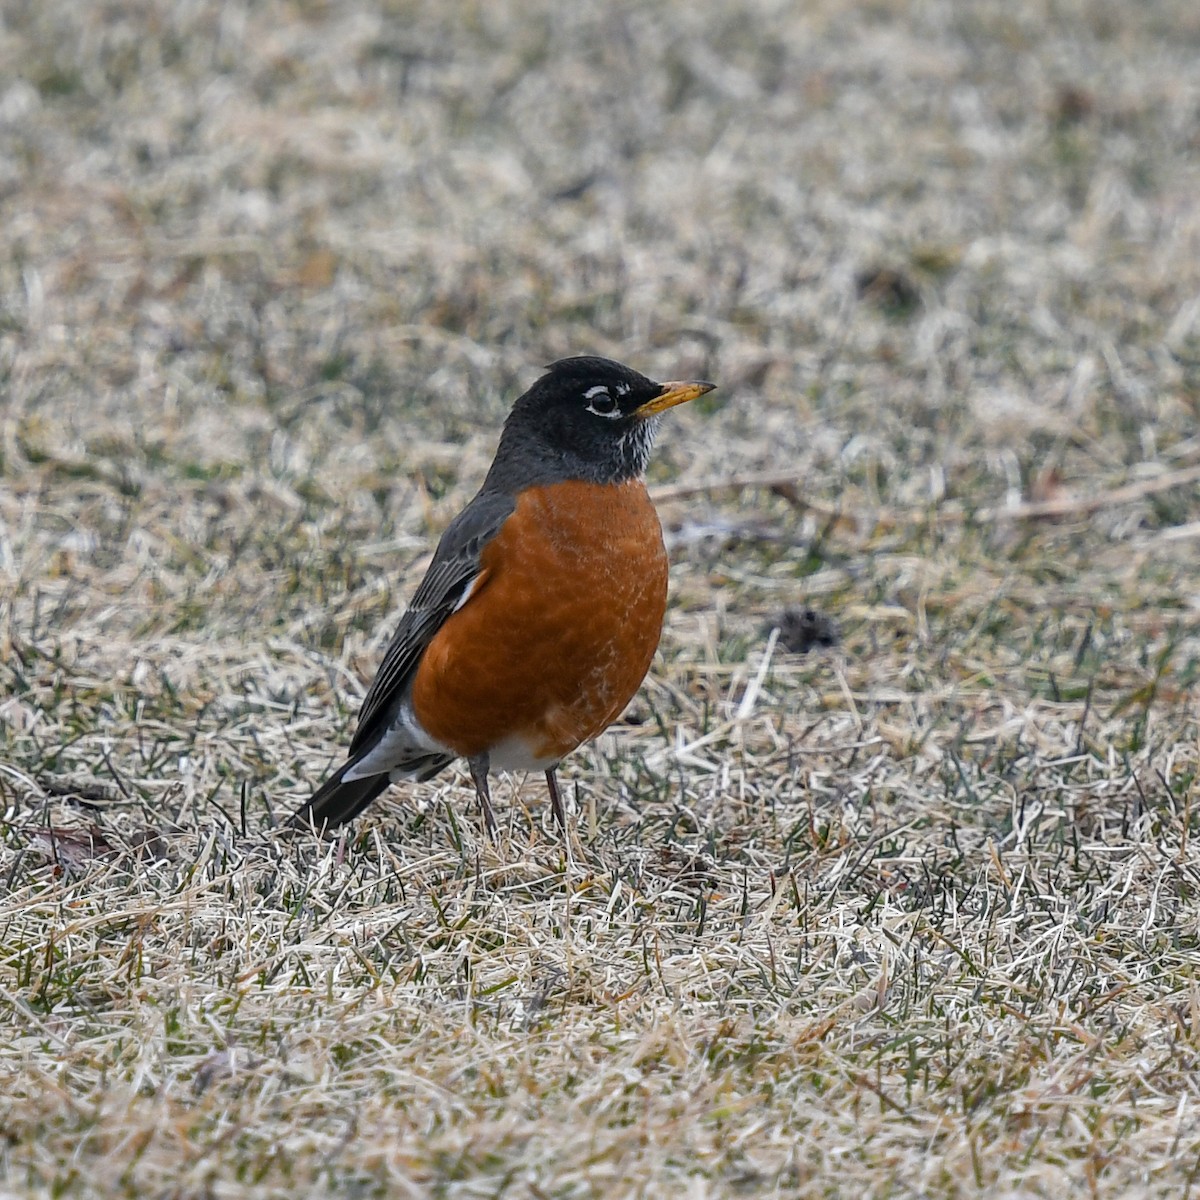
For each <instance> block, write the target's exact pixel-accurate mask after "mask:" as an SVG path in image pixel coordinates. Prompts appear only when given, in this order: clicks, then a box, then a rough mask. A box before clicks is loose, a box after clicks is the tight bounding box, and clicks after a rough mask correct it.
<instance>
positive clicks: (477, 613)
mask: <svg viewBox="0 0 1200 1200" xmlns="http://www.w3.org/2000/svg"><path fill="white" fill-rule="evenodd" d="M715 386H716V385H715V384H712V383H708V382H706V381H702V380H674V381H671V382H668V383H656V382H655V381H654V380H652V379H649V378H647V377H646V376H645V375H642V374H640V373H639V372H638V371H635V370H633V369H632V368H631V367H627V366H625V365H623V364H621V363H619V362H615V361H613V360H612V359H608V358H600V357H596V356H593V355H577V356H574V357H570V358H563V359H560V360H559V361H557V362H554V363H551V364H550V365H549V366H548V367H547V368H546V371H545V374H543V375H542V376H541V377H540V378H539V379H538V380H537V381H536V382H535V383H534V384H533V385H532V387H530V388H529V389H528V391H526V392H525V393H524V394H523V395H521V396H520V397H519V398H518V399H517V400H516V401H515V402H514V404H513V406H512V409H511V411H510V412H509V415H508V417H507V419H506V420H505V422H504V426H503V429H502V431H501V434H500V440H499V444H498V447H497V449H496V455H495V458H494V460H493V462H492V465H491V467H490V469H489V470H488V473H487V475H486V477H485V478H484V481H483V485H482V486H481V487H480V489H479V491H478V493H477V494H476V495H475V497H474V499H472V500H471V501H470V503H469V504H467V506H466V508H464V509H463V510H462V512H460V513H459V514H458V516H456V517H455V518H454V520H453V521H451V522H450V524H449V525H448V526H447V528H446V531H445V532H444V533H443V534H442V537H441V539H440V541H439V542H438V545H437V548H436V550H435V551H434V554H433V558H432V560H431V561H430V563H429V567H428V569H427V570H426V572H425V575H424V578H423V579H422V580H421V582H420V584H419V585H418V586H417V588H416V591H415V592H414V593H413V596H412V600H411V602H410V603H409V605H408V608H407V609H406V611H405V612H404V614H403V616H402V617H401V619H400V622H399V625H398V627H397V629H396V632H395V634H394V636H393V637H392V640H391V642H390V644H389V645H388V648H387V650H386V651H385V653H384V656H383V660H382V662H381V663H380V666H379V670H378V672H377V673H376V675H375V678H374V681H373V682H372V684H371V686H370V688H369V689H368V691H367V694H366V697H365V699H364V700H363V703H362V707H361V709H360V711H359V715H358V724H357V727H356V729H355V733H354V736H353V738H352V740H351V742H350V746H349V749H348V751H347V755H346V760H345V762H343V763H342V764H341V766H339V767H338V768H337V769H336V770H335V771H334V772H333V773H332V774H331V775H330V776H329V777H328V778H327V779H326V780H325V781H324V782H323V783H322V784H321V785H320V786H319V787H318V788H317V789H316V790H315V791H314V793H313V794H312V796H311V797H310V798H309V799H308V800H307V801H306V803H305V804H304V805H302V806H301V807H300V808H299V809H298V810H297V811H296V812H295V813H294V815H293V817H292V818H291V823H292V824H293V825H299V826H303V827H306V828H313V829H316V830H318V831H327V830H330V829H333V828H335V827H337V826H340V825H342V824H344V823H346V822H348V821H351V820H353V819H354V818H355V817H356V816H358V814H359V813H361V812H362V811H363V809H365V808H366V807H367V805H369V804H370V803H371V802H372V801H373V800H375V798H376V797H377V796H379V795H380V793H382V792H383V791H385V790H386V789H387V787H388V786H389V784H391V783H393V782H397V781H401V780H413V781H419V782H424V781H427V780H429V779H432V778H433V777H434V776H435V775H437V774H438V773H439V772H440V771H442V770H444V769H445V768H446V767H447V766H449V765H450V764H451V763H452V762H454V761H455V760H456V759H466V762H467V766H468V768H469V771H470V776H471V781H472V783H473V784H474V788H475V794H476V798H477V800H478V804H479V808H480V811H481V815H482V819H483V822H484V825H485V827H486V829H487V832H488V834H489V835H490V836H491V837H492V839H493V841H495V840H497V839H498V836H499V834H498V827H497V823H496V817H495V812H494V810H493V808H492V802H491V793H490V790H489V785H488V774H489V772H495V771H542V772H544V773H545V777H546V786H547V789H548V792H549V796H550V802H551V807H552V811H553V814H554V818H555V821H556V822H557V824H558V826H559V829H560V831H562V832H564V834H565V830H566V816H565V813H564V810H563V804H562V795H561V792H560V790H559V784H558V778H557V775H556V770H557V767H558V765H559V763H560V762H561V761H562V759H563V758H564V757H565V756H566V755H568V754H569V753H571V751H573V750H575V749H576V748H577V747H578V746H580V745H582V744H583V743H584V742H586V741H589V740H590V739H592V738H594V737H596V736H597V735H598V734H600V733H601V732H603V731H604V730H605V729H606V728H607V727H608V726H609V725H611V724H612V722H613V721H615V720H616V718H617V717H618V716H620V714H621V713H622V712H623V711H624V709H625V707H626V705H627V704H628V703H629V701H630V700H631V699H632V698H633V696H634V694H635V693H636V692H637V690H638V688H639V687H640V686H641V684H642V681H643V679H644V678H645V676H646V673H647V671H648V670H649V668H650V662H651V659H652V658H653V657H654V653H655V651H656V650H657V648H658V642H659V638H660V637H661V635H662V624H663V617H664V615H665V613H666V604H667V553H666V549H665V547H664V545H663V536H662V526H661V525H660V523H659V519H658V513H657V511H656V510H655V508H654V504H653V502H652V501H651V499H650V495H649V493H648V492H647V490H646V485H645V482H644V475H645V471H646V466H647V463H648V461H649V458H650V453H651V450H652V448H653V445H654V440H655V436H656V434H657V433H658V428H659V424H660V419H661V414H662V413H664V412H666V411H667V410H668V409H670V408H674V407H675V406H677V405H680V404H685V403H687V402H688V401H690V400H694V399H695V398H696V397H698V396H702V395H704V394H705V393H707V392H710V391H712V390H713V389H714V387H715Z"/></svg>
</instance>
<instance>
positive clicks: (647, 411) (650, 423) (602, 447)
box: [488, 355, 716, 491]
mask: <svg viewBox="0 0 1200 1200" xmlns="http://www.w3.org/2000/svg"><path fill="white" fill-rule="evenodd" d="M715 386H716V385H715V384H711V383H702V382H699V381H688V382H683V381H675V382H671V383H655V382H654V380H653V379H647V378H646V376H645V375H640V374H638V372H637V371H635V370H633V368H632V367H626V366H623V365H622V364H621V363H619V362H613V360H612V359H611V358H594V357H590V356H584V355H581V356H579V357H576V358H563V359H560V360H559V361H558V362H556V363H551V364H550V366H549V367H547V369H546V374H545V375H543V376H542V377H541V379H539V380H538V381H537V382H536V383H535V384H534V385H533V387H531V388H530V389H529V391H527V392H526V393H525V394H524V395H523V396H522V397H521V398H520V399H519V400H517V402H516V404H514V405H513V410H512V412H511V413H510V414H509V417H508V420H507V421H506V422H505V425H504V433H503V435H502V436H501V438H500V448H499V450H497V452H496V461H495V463H494V464H493V465H492V470H491V473H490V474H489V476H488V481H489V483H490V484H491V485H492V486H493V487H497V488H502V489H504V490H514V491H515V490H517V489H518V488H520V487H524V486H527V485H528V484H529V483H531V482H554V481H556V480H564V479H583V480H587V481H589V482H593V483H619V482H621V481H622V480H625V479H632V478H635V477H636V476H639V475H641V474H642V472H643V471H645V469H646V463H647V462H648V461H649V458H650V450H651V448H652V447H653V445H654V435H655V434H656V433H657V432H658V420H659V414H660V413H662V412H665V411H666V410H667V409H668V408H674V407H675V405H677V404H684V403H686V402H687V401H688V400H694V399H695V398H696V397H697V396H703V395H704V393H705V392H711V391H712V390H713V388H714V387H715Z"/></svg>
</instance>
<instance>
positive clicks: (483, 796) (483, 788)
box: [467, 754, 500, 842]
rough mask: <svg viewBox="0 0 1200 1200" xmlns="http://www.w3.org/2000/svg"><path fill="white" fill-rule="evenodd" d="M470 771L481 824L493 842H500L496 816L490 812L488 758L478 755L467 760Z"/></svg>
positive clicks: (490, 796) (490, 795)
mask: <svg viewBox="0 0 1200 1200" xmlns="http://www.w3.org/2000/svg"><path fill="white" fill-rule="evenodd" d="M467 766H468V767H470V769H471V782H472V783H473V784H474V785H475V796H476V798H477V799H478V800H479V811H480V812H481V813H482V814H483V824H484V827H485V828H486V829H487V831H488V834H489V835H490V836H491V839H492V841H493V842H499V841H500V829H499V827H498V826H497V825H496V814H495V813H494V812H493V811H492V793H491V792H490V791H489V790H488V756H487V755H486V754H478V755H476V756H475V757H474V758H468V759H467Z"/></svg>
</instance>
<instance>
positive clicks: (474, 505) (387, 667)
mask: <svg viewBox="0 0 1200 1200" xmlns="http://www.w3.org/2000/svg"><path fill="white" fill-rule="evenodd" d="M515 507H516V501H515V500H514V499H513V497H512V496H510V495H507V494H506V493H504V492H480V493H479V495H477V496H476V497H475V499H474V500H472V501H471V503H470V504H468V505H467V507H466V508H464V509H463V510H462V512H461V513H459V514H458V516H457V517H455V518H454V520H453V521H452V522H451V523H450V525H449V526H448V528H447V529H446V532H445V533H443V534H442V539H441V541H440V542H438V546H437V549H436V550H435V551H434V554H433V561H432V562H430V564H429V569H428V570H427V571H426V572H425V578H424V579H422V580H421V582H420V584H419V585H418V587H417V590H416V591H415V592H414V593H413V598H412V602H411V603H410V604H409V606H408V609H407V611H406V612H405V614H404V616H403V617H401V619H400V624H399V626H398V627H397V629H396V632H395V634H394V636H393V637H392V641H391V644H390V645H389V646H388V648H387V652H386V653H385V654H384V656H383V662H382V663H380V664H379V671H378V672H377V674H376V675H375V680H374V682H373V683H372V684H371V687H370V690H369V691H368V692H367V697H366V699H365V700H364V701H363V705H362V709H361V710H360V712H359V715H358V728H357V729H356V730H355V733H354V739H353V740H352V741H351V743H350V751H349V757H350V759H351V760H354V759H356V758H359V757H361V756H362V754H364V753H365V752H366V751H367V750H369V749H370V747H371V745H372V744H373V743H374V742H375V740H376V739H377V738H378V736H379V735H380V734H381V733H382V732H383V731H384V729H386V728H387V726H388V723H389V722H390V720H391V719H392V717H393V716H394V715H395V711H396V708H397V706H398V704H399V703H400V701H401V700H402V698H403V696H404V693H405V691H406V690H407V688H408V683H409V680H410V679H411V677H412V673H413V671H415V670H416V667H417V663H418V662H420V660H421V655H422V654H424V653H425V648H426V647H427V646H428V645H429V643H430V642H431V641H432V640H433V636H434V634H436V633H437V631H438V630H439V629H440V628H441V627H442V625H443V624H444V623H445V621H446V618H447V617H449V616H450V614H451V613H452V612H454V610H455V608H457V607H458V605H459V604H460V603H461V602H462V598H463V596H465V595H466V593H467V590H468V589H469V588H470V586H471V584H472V582H473V581H474V579H475V577H476V576H477V575H478V574H479V559H480V555H481V554H482V553H483V548H484V546H486V545H487V544H488V542H490V541H491V540H492V538H494V537H495V536H496V534H497V533H498V532H499V531H500V527H501V526H502V525H503V524H504V522H505V521H507V520H508V518H509V516H510V515H511V514H512V511H513V509H514V508H515Z"/></svg>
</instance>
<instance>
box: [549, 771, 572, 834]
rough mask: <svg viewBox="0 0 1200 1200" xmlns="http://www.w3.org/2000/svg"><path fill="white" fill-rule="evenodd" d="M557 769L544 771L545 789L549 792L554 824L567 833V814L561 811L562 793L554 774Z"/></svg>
mask: <svg viewBox="0 0 1200 1200" xmlns="http://www.w3.org/2000/svg"><path fill="white" fill-rule="evenodd" d="M556 769H557V768H555V767H550V768H549V769H548V770H547V771H546V787H547V788H549V790H550V808H551V810H552V811H553V813H554V823H555V824H556V825H557V826H558V827H559V829H560V830H561V831H562V833H563V836H564V837H565V836H566V832H567V814H566V812H565V811H564V810H563V802H562V793H561V792H560V791H559V790H558V776H557V775H556V774H555V773H554V772H555V770H556Z"/></svg>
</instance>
